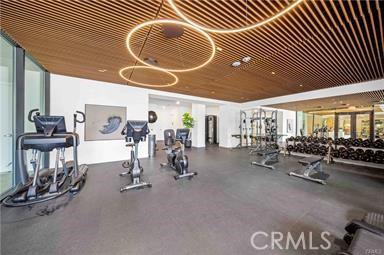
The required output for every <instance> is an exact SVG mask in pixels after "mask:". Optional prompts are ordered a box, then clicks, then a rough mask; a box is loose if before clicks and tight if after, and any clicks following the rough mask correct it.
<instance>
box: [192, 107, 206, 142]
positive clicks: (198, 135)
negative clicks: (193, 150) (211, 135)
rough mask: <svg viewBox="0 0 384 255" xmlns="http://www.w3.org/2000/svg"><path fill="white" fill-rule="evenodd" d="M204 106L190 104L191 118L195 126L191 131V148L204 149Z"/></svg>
mask: <svg viewBox="0 0 384 255" xmlns="http://www.w3.org/2000/svg"><path fill="white" fill-rule="evenodd" d="M205 108H206V106H205V104H192V117H193V118H194V120H195V125H194V127H193V129H192V146H193V147H205V112H206V111H205Z"/></svg>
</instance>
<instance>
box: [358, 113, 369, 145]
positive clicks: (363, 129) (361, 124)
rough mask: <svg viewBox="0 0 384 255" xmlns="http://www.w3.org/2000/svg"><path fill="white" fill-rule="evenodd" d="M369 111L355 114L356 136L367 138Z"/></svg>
mask: <svg viewBox="0 0 384 255" xmlns="http://www.w3.org/2000/svg"><path fill="white" fill-rule="evenodd" d="M369 116H370V114H369V113H363V114H356V138H362V139H369V138H370V135H369V132H370V120H369Z"/></svg>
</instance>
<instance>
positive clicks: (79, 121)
mask: <svg viewBox="0 0 384 255" xmlns="http://www.w3.org/2000/svg"><path fill="white" fill-rule="evenodd" d="M77 114H80V115H81V116H82V117H83V119H82V120H79V119H78V118H77ZM84 122H85V114H84V113H83V112H81V111H76V113H74V114H73V130H74V132H76V123H84Z"/></svg>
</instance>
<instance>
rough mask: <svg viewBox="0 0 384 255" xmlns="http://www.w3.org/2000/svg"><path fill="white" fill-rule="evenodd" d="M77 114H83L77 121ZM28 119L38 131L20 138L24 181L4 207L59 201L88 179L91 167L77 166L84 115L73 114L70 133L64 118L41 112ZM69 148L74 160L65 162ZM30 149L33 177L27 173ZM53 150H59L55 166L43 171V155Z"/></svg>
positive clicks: (29, 116)
mask: <svg viewBox="0 0 384 255" xmlns="http://www.w3.org/2000/svg"><path fill="white" fill-rule="evenodd" d="M34 113H35V115H34V116H32V115H33V114H34ZM77 114H80V115H82V120H79V119H78V118H77V116H78V115H77ZM28 120H29V121H30V122H33V123H34V124H35V129H36V132H34V133H24V134H22V135H20V136H19V137H18V138H17V148H16V149H17V163H18V168H17V171H18V174H19V176H20V178H21V182H20V184H19V185H18V186H17V187H16V188H15V189H14V191H13V192H12V193H11V194H10V195H8V196H7V197H5V198H4V199H3V201H2V203H3V204H4V205H5V206H10V207H20V206H27V205H32V204H36V203H41V202H45V201H48V200H52V199H55V198H58V197H60V196H63V195H64V194H66V193H68V192H70V193H72V194H76V193H77V192H79V191H80V189H81V188H82V187H83V185H84V183H85V180H86V175H87V171H88V166H87V165H79V164H78V159H77V147H78V146H79V143H80V140H79V136H78V134H77V133H76V124H77V123H84V122H85V115H84V113H82V112H79V111H77V112H76V113H75V114H74V121H73V132H67V128H66V125H65V119H64V116H49V115H40V112H39V110H38V109H33V110H31V111H30V112H29V114H28ZM66 148H72V151H73V161H66V160H65V157H64V152H65V149H66ZM27 150H31V151H32V158H31V160H30V163H31V165H32V169H33V176H30V175H29V173H28V170H27V164H26V161H27V159H26V158H27V156H26V151H27ZM53 150H56V158H55V159H56V162H55V167H54V168H53V169H50V168H44V169H42V168H41V161H42V157H43V153H48V152H51V151H53ZM60 163H61V167H59V165H60Z"/></svg>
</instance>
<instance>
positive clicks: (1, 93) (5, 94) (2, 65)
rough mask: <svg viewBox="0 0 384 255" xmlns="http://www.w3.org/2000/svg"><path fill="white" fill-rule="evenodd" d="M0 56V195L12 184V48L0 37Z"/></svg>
mask: <svg viewBox="0 0 384 255" xmlns="http://www.w3.org/2000/svg"><path fill="white" fill-rule="evenodd" d="M0 39H1V55H0V99H1V100H0V104H1V106H0V111H1V134H0V141H1V146H0V194H1V193H3V192H4V191H7V190H8V189H10V188H11V187H12V186H13V182H14V158H13V150H14V142H13V141H14V139H13V137H14V105H15V104H14V100H15V99H14V91H15V83H14V54H15V53H14V46H13V45H12V44H10V43H9V42H8V41H7V40H6V39H5V38H3V37H2V36H1V38H0Z"/></svg>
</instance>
